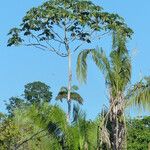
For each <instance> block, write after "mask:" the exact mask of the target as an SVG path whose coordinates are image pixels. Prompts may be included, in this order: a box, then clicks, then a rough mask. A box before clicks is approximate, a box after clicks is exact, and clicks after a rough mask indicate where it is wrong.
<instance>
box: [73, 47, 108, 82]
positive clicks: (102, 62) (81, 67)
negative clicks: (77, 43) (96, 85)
mask: <svg viewBox="0 0 150 150" xmlns="http://www.w3.org/2000/svg"><path fill="white" fill-rule="evenodd" d="M89 54H91V56H92V59H93V61H94V62H95V64H96V65H97V67H98V68H99V69H100V70H101V71H102V72H103V73H104V75H105V76H107V75H108V72H109V71H110V64H109V60H108V59H107V57H106V55H105V53H104V51H103V50H102V49H100V50H95V49H88V50H84V51H82V52H80V54H79V56H78V59H77V69H76V72H77V77H78V80H79V81H80V82H81V83H82V82H84V83H85V82H86V78H87V62H86V61H87V56H88V55H89Z"/></svg>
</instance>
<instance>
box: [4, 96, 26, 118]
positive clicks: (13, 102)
mask: <svg viewBox="0 0 150 150" xmlns="http://www.w3.org/2000/svg"><path fill="white" fill-rule="evenodd" d="M24 105H25V100H24V99H21V98H19V97H11V98H10V99H9V103H6V109H7V111H8V113H9V114H10V115H13V111H14V110H15V109H17V108H19V109H21V107H23V106H24Z"/></svg>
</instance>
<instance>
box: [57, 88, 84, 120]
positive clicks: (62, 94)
mask: <svg viewBox="0 0 150 150" xmlns="http://www.w3.org/2000/svg"><path fill="white" fill-rule="evenodd" d="M77 90H78V87H77V86H75V85H73V86H72V87H71V90H70V101H68V99H67V97H68V88H67V87H61V89H60V91H59V93H58V95H57V97H56V100H60V101H61V102H62V100H63V99H65V100H67V104H68V112H67V119H68V121H69V118H70V113H71V102H72V101H75V102H77V103H79V104H81V105H82V104H83V98H82V97H81V96H80V94H78V93H77V92H76V91H77Z"/></svg>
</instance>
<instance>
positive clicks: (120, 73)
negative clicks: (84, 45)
mask: <svg viewBox="0 0 150 150" xmlns="http://www.w3.org/2000/svg"><path fill="white" fill-rule="evenodd" d="M126 40H127V36H126V34H124V33H123V32H122V30H120V29H118V30H116V31H114V32H113V46H112V51H111V53H110V58H108V57H107V56H106V54H105V52H104V51H103V50H102V49H101V50H99V51H97V50H95V49H88V50H85V51H82V52H81V53H80V54H79V56H78V61H77V76H78V78H79V79H80V81H86V76H87V63H86V58H87V56H88V55H89V54H91V55H92V58H93V60H94V62H95V64H96V65H97V66H98V68H99V69H100V70H101V71H102V73H103V75H104V78H105V83H106V86H107V89H108V92H109V103H110V106H109V110H108V113H107V114H106V115H105V120H104V124H103V127H102V133H103V134H104V135H105V136H104V137H105V139H106V140H105V142H107V144H108V146H109V147H111V149H113V150H121V149H123V145H124V140H125V134H126V131H125V117H124V110H125V108H126V106H127V103H128V102H129V101H134V103H135V104H136V105H138V106H141V105H140V104H142V106H143V104H144V106H150V105H149V104H150V83H149V80H146V81H147V82H145V83H144V82H142V81H141V82H140V84H138V85H140V86H138V85H135V86H133V87H134V88H133V87H131V89H128V87H129V84H130V82H131V60H130V56H129V51H128V50H127V48H126ZM146 79H148V78H146ZM131 91H132V92H131ZM129 93H130V94H129ZM108 121H109V123H110V125H111V126H110V128H107V122H108ZM103 140H104V138H103Z"/></svg>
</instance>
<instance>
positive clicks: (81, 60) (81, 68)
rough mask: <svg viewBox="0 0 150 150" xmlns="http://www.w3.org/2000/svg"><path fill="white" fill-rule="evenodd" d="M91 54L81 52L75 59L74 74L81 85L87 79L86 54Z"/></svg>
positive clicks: (88, 51) (84, 51) (85, 51)
mask: <svg viewBox="0 0 150 150" xmlns="http://www.w3.org/2000/svg"><path fill="white" fill-rule="evenodd" d="M90 52H91V50H90V49H89V50H83V51H81V52H80V53H79V55H78V58H77V67H76V73H77V78H78V80H79V81H80V82H81V83H83V82H84V83H85V82H86V78H87V63H86V59H87V56H88V54H89V53H90Z"/></svg>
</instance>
